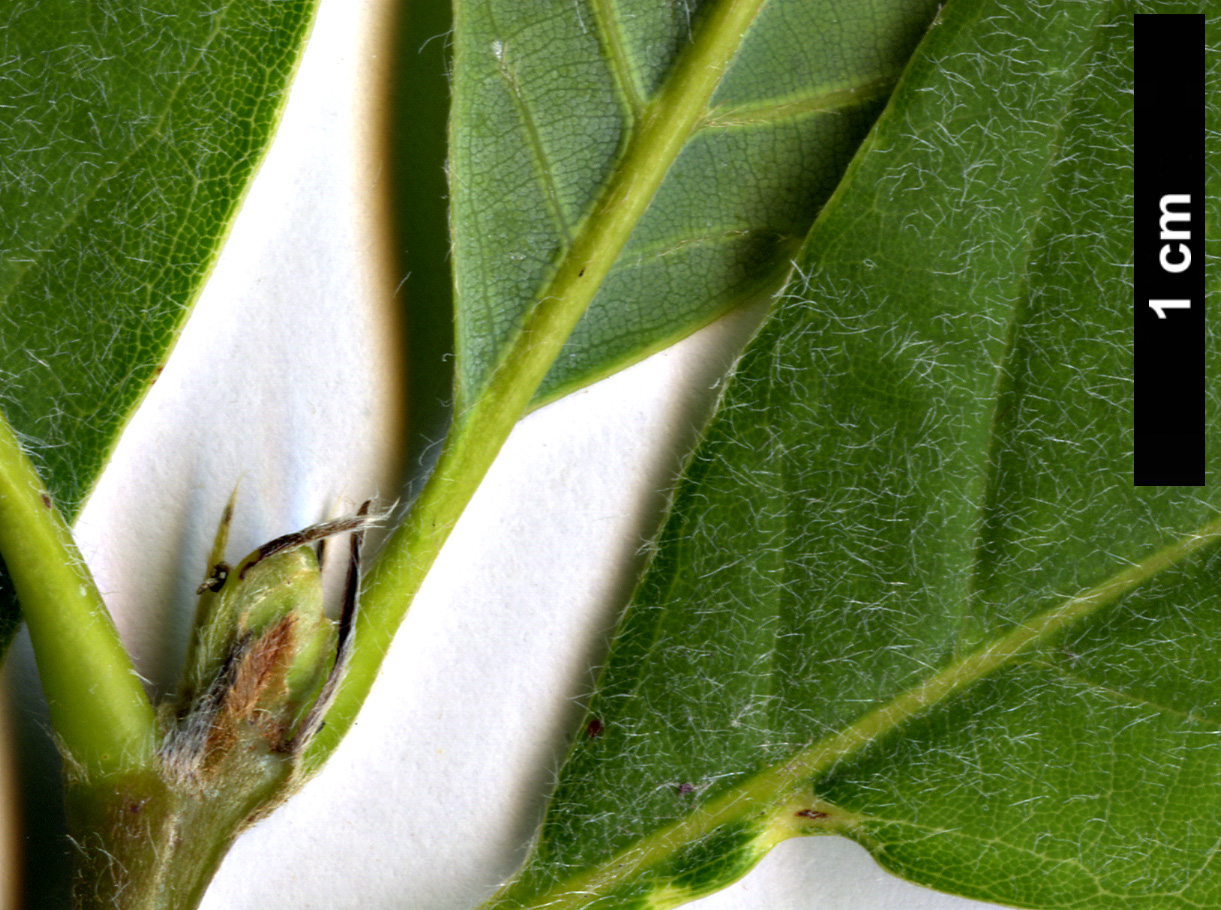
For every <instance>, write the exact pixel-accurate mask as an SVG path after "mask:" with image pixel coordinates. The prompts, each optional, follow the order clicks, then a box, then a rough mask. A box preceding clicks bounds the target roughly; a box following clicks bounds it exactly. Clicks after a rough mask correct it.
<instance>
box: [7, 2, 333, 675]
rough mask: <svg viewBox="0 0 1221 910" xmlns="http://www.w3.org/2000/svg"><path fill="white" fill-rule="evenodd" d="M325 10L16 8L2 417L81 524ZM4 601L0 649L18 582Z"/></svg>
mask: <svg viewBox="0 0 1221 910" xmlns="http://www.w3.org/2000/svg"><path fill="white" fill-rule="evenodd" d="M315 6H316V0H281V2H276V3H267V2H265V0H225V2H221V3H216V2H202V0H153V2H143V3H138V4H132V3H119V2H114V0H15V2H9V3H7V4H5V6H4V8H3V11H0V109H2V110H3V111H4V115H3V116H0V212H3V213H4V215H3V218H0V409H2V410H3V412H4V414H5V415H6V416H7V418H8V420H9V422H10V423H11V424H12V425H13V427H14V429H16V430H17V432H18V433H19V434H21V436H22V437H24V439H25V441H26V443H27V447H28V449H29V450H30V452H31V455H32V457H33V458H34V459H35V460H36V462H37V463H38V466H39V469H40V472H41V474H42V476H43V478H44V480H45V482H46V483H47V486H48V488H49V489H50V491H51V493H52V495H53V496H54V497H55V499H56V502H57V503H58V505H59V507H60V509H61V510H62V511H63V512H64V514H65V515H66V516H67V517H69V518H71V517H73V516H75V514H76V512H77V511H78V509H79V508H80V505H81V504H82V502H83V501H84V499H85V497H86V496H87V495H88V493H89V491H90V490H91V488H92V486H93V484H94V482H95V481H96V479H97V477H98V475H99V473H100V472H101V469H102V467H103V466H104V464H105V462H106V460H107V458H108V457H109V455H110V452H111V451H112V449H113V447H114V445H115V443H116V441H117V439H118V436H119V433H120V432H121V431H122V429H123V427H124V426H125V425H126V424H127V421H128V420H129V419H130V417H131V414H132V413H133V412H134V410H135V408H136V406H137V405H138V404H139V402H140V401H141V400H142V399H143V397H144V395H145V393H146V392H147V390H148V388H149V387H150V386H151V384H152V383H153V382H154V381H155V380H156V376H157V373H158V371H159V367H160V366H161V365H162V364H163V363H164V362H165V359H166V357H167V356H168V354H169V351H170V348H171V347H172V345H173V343H174V341H175V339H176V338H177V336H178V333H179V331H180V329H181V327H182V325H183V323H184V322H185V319H186V316H187V314H188V312H189V310H190V307H191V305H192V304H193V303H194V301H195V298H196V297H197V295H198V293H199V290H200V288H201V287H202V284H203V281H204V279H205V277H206V276H207V274H208V272H209V271H210V269H211V267H212V264H213V262H214V260H215V258H216V255H217V252H218V249H219V246H220V241H221V239H222V237H223V235H224V234H225V232H226V230H227V228H228V225H229V224H230V222H231V221H232V218H233V215H234V213H235V211H236V208H237V205H238V203H239V201H240V199H241V197H242V196H243V194H244V192H245V189H246V186H247V185H248V182H249V180H250V177H251V176H252V175H253V173H254V170H255V168H256V167H257V165H258V163H259V161H260V160H261V158H262V153H263V151H264V149H265V148H266V146H267V144H268V142H269V140H270V137H271V132H272V129H273V127H274V125H275V121H276V119H277V115H278V112H279V111H280V109H281V107H282V106H283V102H284V96H285V90H286V86H287V84H288V81H289V78H290V77H291V75H292V72H293V70H294V67H295V64H296V60H297V58H298V56H299V52H300V49H301V46H302V44H303V42H304V38H305V35H306V32H307V30H308V27H309V23H310V21H311V18H312V15H313V11H314V7H315ZM0 602H2V603H3V612H4V615H5V616H6V617H7V623H6V629H7V631H6V633H5V634H3V635H0V653H2V650H3V649H2V645H3V644H5V643H7V640H8V638H9V637H10V635H11V629H12V628H13V627H14V626H15V620H16V615H17V614H16V607H15V605H14V604H13V603H12V599H11V593H10V592H9V591H8V590H7V582H0Z"/></svg>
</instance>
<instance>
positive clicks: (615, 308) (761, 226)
mask: <svg viewBox="0 0 1221 910" xmlns="http://www.w3.org/2000/svg"><path fill="white" fill-rule="evenodd" d="M710 7H711V4H710V3H708V2H698V0H680V2H676V3H657V2H656V0H577V2H573V0H547V2H536V3H529V4H522V3H519V2H516V0H481V2H478V3H475V2H470V0H459V2H458V3H457V4H456V6H455V22H456V32H455V36H454V47H455V76H454V107H453V114H452V119H451V198H452V212H451V218H452V224H453V231H454V274H455V285H456V299H457V315H456V339H455V345H456V355H457V363H456V389H457V401H458V406H459V407H461V406H462V404H463V403H469V402H471V401H474V400H475V399H477V398H478V397H479V395H480V393H481V391H482V390H483V389H484V388H485V387H486V386H487V383H488V382H489V381H490V380H491V377H492V374H493V372H494V370H495V369H496V366H497V364H498V363H499V362H500V358H501V356H502V355H503V353H504V352H505V350H506V349H507V347H508V346H509V345H510V343H511V342H512V339H513V338H514V336H515V334H516V332H517V331H518V330H519V329H520V328H521V326H522V323H523V320H524V318H525V315H526V314H527V313H528V312H529V311H530V309H531V308H532V307H533V305H534V304H535V302H536V301H537V300H538V298H539V297H540V296H541V295H545V294H546V293H547V282H548V279H549V278H550V277H551V276H552V275H553V274H554V272H555V268H556V266H557V263H559V262H560V260H561V259H562V258H563V256H564V254H565V253H566V252H567V251H568V250H569V249H571V248H572V246H573V244H574V241H575V239H576V238H577V237H578V236H579V235H580V234H581V233H582V232H583V231H588V230H590V229H591V221H593V220H595V219H596V218H597V217H598V216H597V214H596V213H597V211H598V209H597V204H598V203H599V201H600V200H601V197H602V192H603V190H604V189H605V188H606V186H607V184H608V182H609V180H610V178H611V176H612V175H613V174H614V172H615V170H616V167H617V166H618V164H619V163H620V161H621V159H622V156H623V154H624V152H625V149H626V148H627V146H628V143H630V142H631V139H632V136H633V131H634V129H635V128H636V127H637V126H638V125H639V124H640V123H641V122H642V120H643V119H644V117H645V116H646V114H647V110H648V107H649V105H650V104H651V103H652V102H653V100H654V99H655V98H656V97H657V96H658V95H659V93H660V92H661V90H662V88H663V87H664V85H665V83H666V79H667V76H668V74H669V73H670V72H671V68H672V67H673V66H674V64H675V61H676V59H677V58H678V56H679V55H680V53H681V52H682V51H683V49H684V48H685V47H686V46H688V45H689V44H690V43H691V41H692V35H693V33H698V31H699V28H700V24H701V21H702V20H703V18H705V15H706V13H707V10H708V9H709V8H710ZM935 7H936V5H935V4H934V3H931V2H923V0H916V2H913V0H872V2H870V3H859V2H858V3H851V4H848V3H831V2H827V0H787V2H785V3H773V4H769V5H767V6H765V8H764V10H763V12H762V13H761V14H760V16H759V18H758V20H757V21H756V22H755V24H754V26H753V27H752V29H751V30H750V32H749V33H748V35H747V37H746V40H745V42H744V44H743V46H742V47H741V49H740V51H739V52H738V54H737V56H736V58H735V59H734V62H733V64H732V66H731V67H730V69H729V71H728V72H727V73H726V75H725V77H724V80H723V81H722V83H721V85H720V87H719V89H718V90H717V92H716V94H715V96H714V97H713V99H712V105H711V110H710V113H709V116H708V117H707V118H705V120H704V121H703V122H702V123H701V124H700V126H699V127H697V129H696V130H695V132H694V134H693V135H692V136H691V138H690V140H689V141H688V143H687V145H686V147H685V148H684V150H683V151H682V152H681V153H680V155H679V157H678V159H677V160H676V161H675V163H674V165H673V166H672V167H671V168H670V171H669V173H668V174H667V176H666V179H665V182H664V183H663V184H662V186H661V188H660V190H659V192H658V194H657V196H656V197H655V198H654V199H653V201H652V203H651V204H650V206H649V208H648V210H647V211H646V213H645V215H644V217H643V218H642V220H641V221H640V223H639V224H638V225H637V226H636V228H635V230H634V232H633V233H632V235H631V237H630V239H629V240H628V242H627V245H626V247H625V248H624V249H623V251H622V253H621V255H619V256H618V258H617V259H616V261H615V264H614V266H613V268H612V269H611V271H610V273H609V275H608V276H607V278H606V280H605V281H604V282H603V284H602V286H601V288H600V290H599V292H598V294H597V296H596V297H595V298H594V300H593V302H592V304H591V305H590V308H589V310H588V311H587V312H586V313H585V315H584V317H583V319H582V321H581V322H580V324H579V325H578V327H577V329H576V331H575V332H574V333H573V335H572V336H571V338H570V339H569V341H568V343H567V346H566V347H565V349H564V351H563V353H562V354H561V355H560V357H559V358H558V360H557V361H556V362H555V364H554V365H553V367H552V369H551V372H550V373H549V375H548V376H547V378H546V380H545V381H544V382H543V385H542V386H541V388H540V389H539V390H538V393H537V394H536V396H535V399H534V404H535V405H538V404H541V403H543V402H545V401H548V400H551V399H553V398H556V397H559V396H561V395H563V394H565V393H566V392H568V391H571V390H573V389H574V388H576V387H579V386H581V385H584V384H586V383H588V382H590V381H592V380H594V379H597V378H600V377H602V376H604V375H606V374H608V373H610V372H613V371H615V370H617V369H619V368H620V367H622V366H624V365H626V364H627V363H630V362H633V361H635V360H638V359H640V358H641V357H643V356H644V355H645V354H647V353H650V352H652V351H654V350H657V349H659V348H662V347H665V346H666V345H668V344H670V343H672V342H673V341H675V340H677V339H678V338H681V337H683V336H685V335H686V334H689V333H690V332H692V331H694V330H695V329H696V328H698V327H700V326H702V325H704V324H707V323H708V322H710V321H711V320H713V319H714V318H716V317H717V316H718V315H720V314H722V313H724V312H726V311H727V310H729V309H731V308H733V307H735V306H738V305H741V304H743V303H745V302H749V301H752V300H756V299H760V298H763V297H766V296H770V295H771V294H772V293H774V292H775V291H776V290H777V289H778V288H779V287H780V285H781V283H782V282H783V281H784V279H785V277H786V276H787V274H788V271H789V266H790V262H791V259H792V256H793V255H794V253H795V251H796V250H797V248H798V247H799V245H800V243H801V240H802V239H803V238H804V237H805V234H806V233H807V231H808V230H809V226H810V224H811V222H812V221H813V218H814V216H815V214H816V213H817V211H818V209H819V207H820V206H821V205H822V204H823V202H824V201H825V200H826V199H827V197H828V196H829V195H830V193H831V191H832V190H833V189H834V187H835V185H836V183H837V181H838V180H839V177H840V175H841V174H842V172H843V169H844V167H845V166H846V165H847V162H848V160H849V159H850V157H851V155H852V153H853V151H854V150H855V148H856V146H857V144H858V143H859V141H860V140H861V138H862V137H863V136H864V135H865V132H866V131H867V130H868V128H869V126H870V124H871V123H872V122H873V119H874V118H875V117H876V116H877V114H878V112H879V111H880V110H881V107H882V105H883V103H884V102H885V99H886V97H887V96H888V94H889V92H890V90H891V88H892V86H893V84H894V81H895V79H896V78H897V77H898V74H899V72H900V70H901V69H902V66H903V64H904V62H905V61H906V59H907V57H908V56H909V55H910V53H911V50H912V48H913V47H914V46H915V43H916V41H917V40H918V39H919V36H920V34H921V33H922V31H923V29H924V27H925V26H926V24H927V22H928V20H929V18H930V17H931V15H932V13H933V11H934V10H935Z"/></svg>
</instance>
